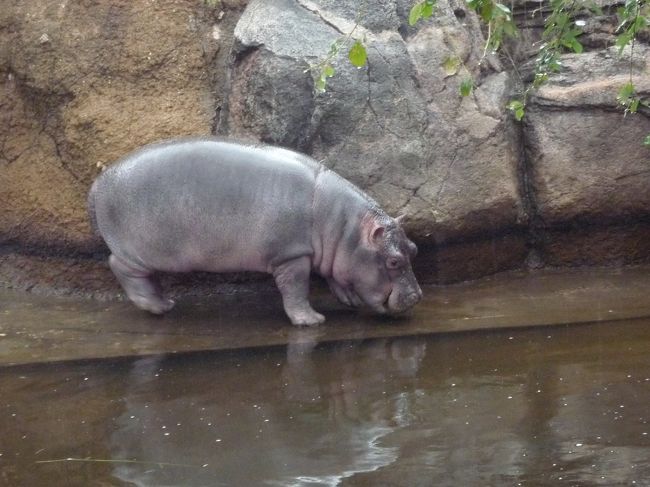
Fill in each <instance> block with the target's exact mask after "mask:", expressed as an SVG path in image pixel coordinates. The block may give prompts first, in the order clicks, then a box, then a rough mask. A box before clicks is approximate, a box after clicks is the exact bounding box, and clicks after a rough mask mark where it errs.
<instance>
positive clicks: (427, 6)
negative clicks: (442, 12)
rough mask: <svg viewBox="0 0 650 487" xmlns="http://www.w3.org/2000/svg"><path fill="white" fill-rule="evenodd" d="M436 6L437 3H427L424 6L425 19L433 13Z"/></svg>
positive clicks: (423, 14) (423, 15)
mask: <svg viewBox="0 0 650 487" xmlns="http://www.w3.org/2000/svg"><path fill="white" fill-rule="evenodd" d="M434 7H435V3H428V2H427V3H425V5H424V7H422V15H421V17H422V18H423V19H428V18H429V17H431V16H432V15H433V8H434Z"/></svg>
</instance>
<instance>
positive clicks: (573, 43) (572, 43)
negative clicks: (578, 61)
mask: <svg viewBox="0 0 650 487" xmlns="http://www.w3.org/2000/svg"><path fill="white" fill-rule="evenodd" d="M562 44H564V46H566V47H568V48H569V49H571V50H572V51H573V52H575V53H576V54H580V53H581V52H582V50H583V48H582V44H580V42H578V39H576V38H575V37H569V38H567V39H563V40H562Z"/></svg>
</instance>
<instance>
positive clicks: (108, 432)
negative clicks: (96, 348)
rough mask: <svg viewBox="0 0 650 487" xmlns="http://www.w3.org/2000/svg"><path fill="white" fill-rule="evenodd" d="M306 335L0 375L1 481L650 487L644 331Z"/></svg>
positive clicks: (649, 362)
mask: <svg viewBox="0 0 650 487" xmlns="http://www.w3.org/2000/svg"><path fill="white" fill-rule="evenodd" d="M316 333H317V332H316V331H313V330H304V331H300V332H297V333H294V334H292V336H291V340H290V341H289V343H288V345H286V346H275V347H266V348H256V349H243V350H239V351H221V352H213V353H198V354H189V355H184V356H165V355H152V356H146V357H140V358H138V357H135V358H131V359H121V360H113V359H105V360H100V361H79V362H61V363H56V364H36V365H23V366H17V367H4V368H0V391H2V395H1V397H0V432H1V434H2V435H1V437H0V455H1V456H0V485H6V486H40V485H47V486H59V485H60V486H77V485H78V486H90V485H99V486H109V485H120V486H121V485H129V486H132V485H135V486H218V485H233V486H257V485H271V486H275V485H281V486H293V485H295V486H328V485H343V486H352V485H354V486H377V485H381V486H384V485H386V486H431V485H436V486H473V485H480V486H484V485H513V486H515V485H530V486H546V485H548V486H555V485H580V486H589V485H603V486H612V485H650V424H649V423H648V422H649V421H650V353H648V352H649V351H650V319H637V320H629V321H619V322H612V323H601V324H593V325H580V326H555V327H541V328H530V329H519V330H516V331H513V330H500V331H495V330H488V331H476V332H470V333H457V334H437V335H421V336H418V337H401V338H378V339H371V340H355V341H340V342H336V343H330V344H318V343H316V341H315V337H316V336H317V335H316ZM68 458H70V459H73V460H64V459H68ZM81 459H87V461H79V460H81ZM91 459H92V460H93V461H91Z"/></svg>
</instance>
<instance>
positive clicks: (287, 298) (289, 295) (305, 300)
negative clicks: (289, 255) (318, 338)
mask: <svg viewBox="0 0 650 487" xmlns="http://www.w3.org/2000/svg"><path fill="white" fill-rule="evenodd" d="M310 272H311V259H309V257H306V256H305V257H298V258H297V259H293V260H289V261H287V262H284V263H282V264H280V265H279V266H278V267H276V268H275V269H274V271H273V277H274V278H275V283H276V284H277V286H278V289H279V290H280V293H281V294H282V303H283V304H284V311H285V312H286V313H287V316H289V319H290V320H291V323H293V324H294V325H307V326H313V325H318V324H320V323H323V322H324V321H325V317H324V316H323V315H322V314H320V313H317V312H316V311H314V309H313V308H312V307H311V305H310V304H309V273H310Z"/></svg>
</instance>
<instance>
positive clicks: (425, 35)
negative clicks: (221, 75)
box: [219, 0, 526, 264]
mask: <svg viewBox="0 0 650 487" xmlns="http://www.w3.org/2000/svg"><path fill="white" fill-rule="evenodd" d="M363 5H365V4H362V3H360V2H357V1H355V0H319V1H309V0H253V1H251V2H250V3H249V4H248V7H247V9H246V10H245V12H244V13H243V15H242V17H241V18H240V20H239V23H238V24H237V27H236V28H235V39H234V46H233V59H234V62H233V65H232V68H231V73H230V76H231V79H230V87H231V89H230V91H229V93H228V104H227V109H225V110H224V111H223V112H222V118H221V123H220V127H219V130H220V131H221V132H223V133H227V134H230V135H234V136H239V137H248V138H250V137H253V138H255V139H258V140H262V141H264V142H269V143H275V144H280V145H285V146H289V147H294V148H297V149H299V150H303V151H306V152H309V153H311V154H312V155H313V156H314V157H315V158H316V159H318V160H321V161H323V162H324V164H325V165H327V166H328V167H330V168H332V169H334V170H336V171H337V172H339V173H340V174H341V175H343V176H344V177H346V178H348V179H350V180H351V181H353V182H354V183H356V184H358V185H359V186H360V187H362V188H363V189H365V190H366V191H368V192H369V193H370V194H371V195H372V196H373V197H374V198H376V199H377V200H378V201H379V202H380V204H382V205H383V206H384V207H385V209H386V210H387V211H388V212H389V213H391V214H393V215H397V214H399V213H405V214H406V215H407V216H408V224H407V226H408V229H409V230H410V233H411V234H412V235H413V236H414V237H415V238H416V239H417V241H418V242H419V243H424V244H425V245H426V244H434V243H435V244H442V243H448V242H455V241H459V240H467V239H476V238H483V239H489V238H490V236H491V235H493V234H499V233H502V232H504V231H510V230H513V229H521V228H522V227H524V226H525V223H526V216H525V212H524V207H523V205H522V199H521V197H520V194H519V185H518V161H519V157H518V156H519V149H518V147H519V146H518V140H517V137H516V133H515V130H513V127H512V125H511V123H510V122H509V121H508V119H507V115H506V113H505V110H504V106H505V104H506V100H507V97H508V89H509V86H510V81H509V77H508V75H507V74H506V73H505V72H502V71H501V69H500V67H499V66H498V63H497V62H496V61H495V60H494V59H492V58H490V57H488V58H482V55H483V52H482V43H483V37H482V34H481V31H480V29H479V26H478V23H477V21H476V19H475V17H474V16H473V14H471V13H470V12H466V11H464V10H463V8H464V7H463V5H462V4H461V3H458V4H457V5H456V4H455V3H454V2H453V1H452V2H449V1H446V0H444V1H441V2H439V3H438V13H437V15H436V16H435V18H434V19H432V20H429V21H426V22H422V23H420V25H419V26H418V27H417V28H411V27H408V25H407V22H406V16H407V14H408V7H409V6H410V2H405V1H397V0H392V1H391V0H384V1H382V2H379V4H378V5H377V6H375V5H374V3H373V5H372V6H370V5H368V6H366V9H367V12H365V13H364V12H359V9H360V8H363ZM357 18H359V25H358V26H356V28H355V19H357ZM353 29H354V36H355V37H358V38H364V39H365V43H366V46H367V53H368V62H367V65H366V66H365V67H363V68H361V69H357V68H355V67H353V66H352V65H351V64H350V62H349V61H348V60H347V55H346V54H347V53H346V52H343V53H342V55H341V56H339V57H337V58H336V59H334V60H333V65H334V67H335V69H336V74H335V75H334V77H332V78H330V79H329V80H328V85H327V90H326V92H325V93H315V91H314V81H313V75H314V73H312V72H310V71H309V68H310V66H311V65H314V64H317V63H318V62H319V61H321V60H323V59H325V58H326V56H327V53H328V51H329V49H330V45H331V44H332V43H333V42H334V41H335V40H336V39H341V38H344V37H345V36H346V34H347V33H348V32H350V31H351V30H353ZM289 33H290V34H289ZM449 57H456V58H458V59H459V60H461V61H462V63H460V65H459V67H458V72H457V73H454V74H452V73H450V72H446V71H445V69H444V68H443V63H444V61H445V59H446V58H449ZM470 73H471V74H472V75H473V76H474V77H475V78H476V79H477V80H478V86H477V88H476V90H475V91H474V92H473V94H472V95H471V96H469V97H466V98H462V97H461V96H460V95H459V85H460V83H461V81H462V80H463V79H465V78H466V77H468V76H469V75H470ZM522 242H523V237H522ZM510 264H512V263H510Z"/></svg>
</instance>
